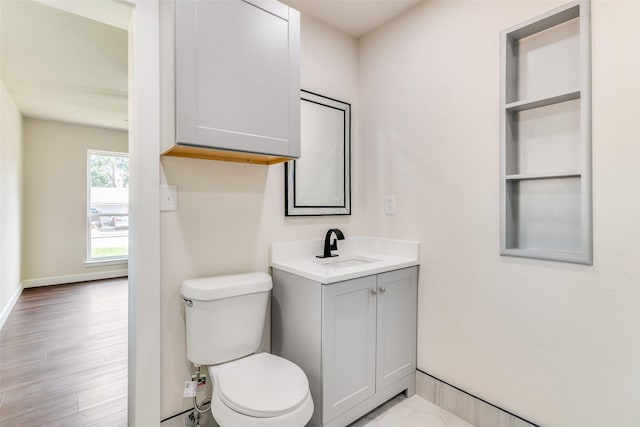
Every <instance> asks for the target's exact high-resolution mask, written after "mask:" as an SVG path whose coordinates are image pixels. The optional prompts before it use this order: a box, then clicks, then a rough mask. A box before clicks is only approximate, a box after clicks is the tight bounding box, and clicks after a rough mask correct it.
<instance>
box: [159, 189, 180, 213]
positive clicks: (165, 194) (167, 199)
mask: <svg viewBox="0 0 640 427" xmlns="http://www.w3.org/2000/svg"><path fill="white" fill-rule="evenodd" d="M160 210H161V211H177V210H178V187H177V186H175V185H161V186H160Z"/></svg>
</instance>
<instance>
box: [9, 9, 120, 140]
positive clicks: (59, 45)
mask: <svg viewBox="0 0 640 427" xmlns="http://www.w3.org/2000/svg"><path fill="white" fill-rule="evenodd" d="M0 3H1V7H2V13H1V14H0V19H1V22H0V28H1V33H0V36H1V45H0V49H1V51H0V55H1V57H2V64H1V68H0V73H1V76H2V81H3V83H4V84H5V85H6V87H7V88H8V90H9V92H10V93H11V95H12V96H13V98H14V100H15V101H16V104H17V105H18V109H19V110H20V111H21V112H22V114H23V115H24V116H26V117H37V118H44V119H50V120H59V121H66V122H72V123H79V124H87V125H92V126H101V127H108V128H115V129H126V128H127V121H126V120H127V110H128V101H127V89H128V80H127V73H128V72H127V56H128V53H127V45H128V33H127V31H126V30H124V29H122V28H121V26H122V25H124V26H125V28H126V25H128V24H126V23H128V20H129V18H128V16H130V14H131V11H130V10H128V8H127V7H126V6H122V5H120V6H121V7H124V8H125V9H124V10H121V12H124V14H123V13H121V15H122V16H121V17H120V21H122V22H120V23H118V22H117V19H118V18H114V16H117V14H114V13H111V14H110V13H107V12H105V11H102V12H101V14H102V15H103V16H105V17H108V19H109V20H110V21H111V23H112V24H116V25H119V26H114V25H110V24H105V23H103V22H98V21H95V20H93V19H89V18H86V17H84V16H80V15H78V14H75V13H69V12H66V11H64V10H61V9H59V8H54V7H50V6H48V5H45V4H43V3H40V2H34V1H26V0H23V1H4V0H1V1H0ZM48 3H55V4H57V5H60V6H67V8H69V7H72V6H74V4H75V5H77V6H82V9H84V10H80V11H77V12H78V13H82V14H83V15H91V13H90V12H91V10H92V8H91V7H89V6H91V5H92V4H93V5H94V6H100V5H106V4H108V3H112V4H114V5H116V3H115V2H109V1H104V0H103V1H99V2H98V1H82V2H79V1H56V2H51V1H49V2H48ZM116 10H117V7H116ZM94 11H97V12H98V13H100V11H99V9H96V10H94ZM126 14H128V16H127V15H126ZM114 19H115V21H114Z"/></svg>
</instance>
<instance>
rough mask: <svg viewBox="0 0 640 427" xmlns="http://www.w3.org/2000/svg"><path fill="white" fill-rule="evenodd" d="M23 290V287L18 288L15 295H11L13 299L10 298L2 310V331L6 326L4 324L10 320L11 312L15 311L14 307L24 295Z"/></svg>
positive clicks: (0, 317)
mask: <svg viewBox="0 0 640 427" xmlns="http://www.w3.org/2000/svg"><path fill="white" fill-rule="evenodd" d="M22 289H23V287H22V285H20V286H18V288H17V289H16V290H15V292H14V293H13V295H11V298H9V301H8V302H7V305H5V306H4V307H3V308H2V313H0V329H2V327H3V326H4V322H6V321H7V319H8V318H9V315H10V314H11V310H13V307H14V306H15V305H16V303H17V302H18V298H20V295H22Z"/></svg>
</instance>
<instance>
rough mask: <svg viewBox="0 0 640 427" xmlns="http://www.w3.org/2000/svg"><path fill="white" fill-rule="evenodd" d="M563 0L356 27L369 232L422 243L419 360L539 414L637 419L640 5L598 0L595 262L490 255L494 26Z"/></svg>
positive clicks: (436, 11) (448, 4)
mask: <svg viewBox="0 0 640 427" xmlns="http://www.w3.org/2000/svg"><path fill="white" fill-rule="evenodd" d="M562 3H563V2H553V1H544V2H542V1H495V2H494V1H491V2H489V1H447V0H442V1H428V2H426V3H424V4H421V5H419V6H418V7H417V8H414V9H413V10H411V11H410V12H409V13H407V14H404V15H402V16H401V17H400V18H399V19H397V20H395V21H393V22H392V23H390V24H389V25H386V26H385V27H383V28H382V29H380V30H378V31H376V32H374V33H372V34H370V35H368V36H366V37H364V38H363V39H361V40H360V44H359V48H360V52H359V54H360V63H359V66H360V71H361V73H360V77H361V80H360V106H361V111H362V114H361V116H360V124H361V129H362V132H361V135H360V141H361V147H360V150H361V153H360V156H359V157H358V158H357V162H358V164H360V165H361V167H362V170H361V174H360V183H361V185H360V187H359V193H358V197H359V199H360V203H361V205H360V208H361V209H362V211H364V212H368V213H370V214H369V215H367V216H364V217H361V220H362V221H363V227H364V230H363V232H364V233H365V234H376V235H382V236H389V237H395V238H406V239H417V240H419V241H421V242H422V251H421V252H422V257H421V263H422V265H421V269H420V283H419V301H418V304H419V315H418V317H419V319H418V321H419V330H418V335H419V336H418V368H419V369H421V370H423V371H425V372H427V373H430V374H432V375H435V376H436V377H438V378H440V379H442V380H444V381H447V382H449V383H451V384H453V385H455V386H457V387H460V388H462V389H464V390H466V391H468V392H470V393H473V394H475V395H476V396H479V397H481V398H483V399H485V400H487V401H489V402H492V403H494V404H497V405H498V406H500V407H502V408H504V409H507V410H509V411H511V412H513V413H515V414H518V415H520V416H523V417H525V418H528V419H529V420H531V421H534V422H536V423H539V424H541V425H546V426H580V427H586V426H610V427H613V426H620V427H622V426H637V425H640V406H638V405H637V404H636V403H637V400H638V396H639V395H640V376H639V375H637V373H638V372H640V340H639V339H638V337H639V336H640V322H638V313H639V312H640V286H639V285H640V264H639V263H638V259H640V245H638V241H639V237H640V220H639V218H640V214H639V212H640V199H639V198H638V197H637V196H636V195H637V194H638V190H637V187H638V183H640V167H638V159H639V158H640V144H638V140H639V139H640V128H639V127H638V126H637V122H638V118H639V117H640V102H638V101H639V100H640V79H638V75H640V49H638V46H640V43H639V42H640V29H639V27H638V22H640V2H631V1H603V0H596V1H594V2H593V14H592V16H593V26H592V27H593V33H592V39H593V181H594V185H593V200H594V208H593V212H594V228H593V229H594V248H595V251H594V259H595V261H594V265H593V266H583V265H573V264H566V263H557V262H547V261H536V260H527V259H515V258H508V257H500V256H499V211H498V209H499V116H498V114H499V93H500V90H499V75H500V73H499V63H500V56H499V55H500V49H499V40H500V39H499V33H500V31H501V30H502V29H504V28H507V27H510V26H512V25H514V24H517V23H518V22H520V21H523V20H525V19H528V18H530V17H533V16H536V15H537V14H540V13H542V12H545V11H547V10H549V9H551V8H553V7H555V6H558V5H560V4H562ZM385 194H396V196H397V208H398V214H397V215H395V216H384V215H383V213H382V209H381V206H382V200H383V196H384V195H385Z"/></svg>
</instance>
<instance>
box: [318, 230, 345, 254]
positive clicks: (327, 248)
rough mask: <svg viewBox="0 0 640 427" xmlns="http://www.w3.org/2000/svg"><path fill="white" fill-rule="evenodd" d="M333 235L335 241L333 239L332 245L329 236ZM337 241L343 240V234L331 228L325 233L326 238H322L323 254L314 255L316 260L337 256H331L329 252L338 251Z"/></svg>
mask: <svg viewBox="0 0 640 427" xmlns="http://www.w3.org/2000/svg"><path fill="white" fill-rule="evenodd" d="M332 233H335V235H336V238H337V239H333V243H331V234H332ZM338 240H344V234H342V231H340V230H338V229H337V228H332V229H330V230H329V231H327V234H326V236H324V253H323V254H322V255H316V258H331V257H334V256H338V255H333V254H332V253H331V251H335V250H338Z"/></svg>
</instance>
